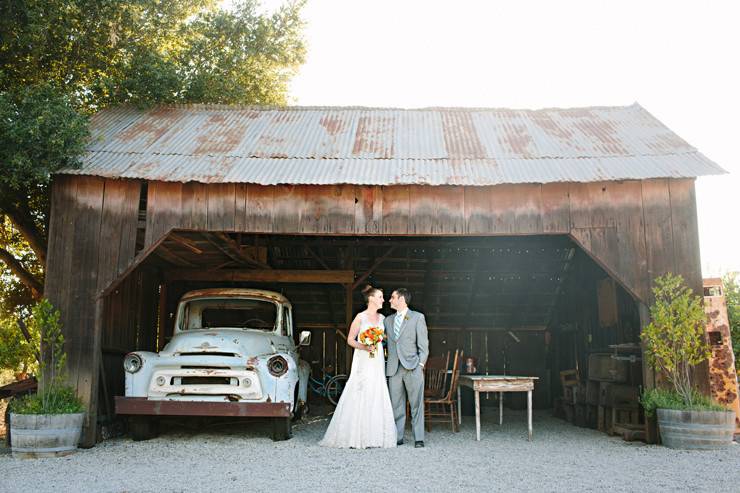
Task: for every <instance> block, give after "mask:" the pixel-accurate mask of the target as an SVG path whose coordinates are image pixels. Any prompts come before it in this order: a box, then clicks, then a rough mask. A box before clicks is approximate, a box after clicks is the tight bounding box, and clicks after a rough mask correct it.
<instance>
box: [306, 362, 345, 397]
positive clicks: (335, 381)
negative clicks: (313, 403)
mask: <svg viewBox="0 0 740 493" xmlns="http://www.w3.org/2000/svg"><path fill="white" fill-rule="evenodd" d="M332 370H333V368H332V367H331V366H328V367H326V368H324V370H323V372H322V376H321V380H318V379H316V378H313V377H312V376H309V377H308V384H309V387H310V388H311V391H312V392H313V393H314V394H316V395H319V396H321V397H326V398H327V399H329V402H331V403H332V404H333V405H335V406H336V405H337V403H339V398H340V397H341V396H342V392H343V391H344V387H345V386H346V385H347V379H348V378H349V377H348V376H347V375H344V374H339V375H332Z"/></svg>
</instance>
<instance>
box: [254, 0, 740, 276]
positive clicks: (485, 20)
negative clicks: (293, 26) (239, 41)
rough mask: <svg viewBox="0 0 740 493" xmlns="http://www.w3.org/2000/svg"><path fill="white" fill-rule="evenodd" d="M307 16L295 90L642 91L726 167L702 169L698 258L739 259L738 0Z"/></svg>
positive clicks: (454, 96) (342, 95) (428, 4)
mask: <svg viewBox="0 0 740 493" xmlns="http://www.w3.org/2000/svg"><path fill="white" fill-rule="evenodd" d="M279 3H280V2H279V1H278V0H274V1H273V0H270V1H265V2H263V5H264V6H265V8H272V7H273V6H274V5H277V4H279ZM304 18H305V20H306V21H307V27H306V40H307V42H308V50H309V51H308V59H307V62H306V64H305V65H304V66H303V67H302V68H301V71H300V74H299V75H298V76H297V77H296V78H295V80H294V81H293V83H292V87H291V98H292V101H291V102H292V103H293V104H298V105H312V106H313V105H331V106H343V105H359V106H386V107H387V106H391V107H402V108H416V107H426V106H473V107H508V108H543V107H577V106H597V105H598V106H604V105H615V106H622V105H629V104H632V103H633V102H635V101H637V102H639V103H640V104H641V105H642V106H643V107H645V108H646V109H647V110H648V111H649V112H651V113H652V114H653V115H654V116H656V117H657V118H658V119H659V120H660V121H662V122H663V123H664V124H665V125H666V126H668V127H669V128H670V129H671V130H673V131H674V132H676V133H677V134H678V135H679V136H680V137H682V138H683V139H684V140H686V141H687V142H689V144H691V145H693V146H694V147H696V148H698V149H699V151H701V152H702V153H703V154H705V155H706V156H707V157H709V158H710V159H712V160H713V161H715V162H716V163H718V164H719V165H720V166H722V167H723V168H724V169H726V170H727V171H729V172H730V174H729V175H723V176H718V177H700V178H699V179H698V180H697V202H698V215H699V232H700V240H701V257H702V267H703V274H704V276H705V277H706V276H714V275H719V274H721V273H723V272H725V271H728V270H740V253H738V252H739V251H740V224H738V223H739V222H738V220H737V214H738V212H740V207H738V204H739V202H740V201H739V200H738V196H739V195H740V179H739V178H738V175H740V165H738V159H739V156H740V153H739V152H738V149H740V142H739V140H740V139H739V138H738V137H739V135H738V131H739V128H738V119H739V118H740V63H738V60H740V52H739V51H738V50H739V49H740V2H737V1H735V2H732V1H711V2H707V1H694V2H683V1H675V0H674V1H670V2H669V1H653V0H650V1H648V0H642V1H631V0H620V1H613V2H606V1H593V0H591V1H554V0H551V1H534V0H516V1H513V0H507V1H494V0H489V1H470V0H456V1H449V0H447V1H435V0H424V1H421V0H394V1H389V0H372V1H365V0H308V4H307V6H306V9H305V15H304Z"/></svg>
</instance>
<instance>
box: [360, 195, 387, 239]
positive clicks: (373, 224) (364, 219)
mask: <svg viewBox="0 0 740 493" xmlns="http://www.w3.org/2000/svg"><path fill="white" fill-rule="evenodd" d="M382 223H383V189H382V187H379V186H370V185H357V186H356V187H355V224H354V232H355V233H357V234H366V233H367V234H378V233H380V232H381V225H382Z"/></svg>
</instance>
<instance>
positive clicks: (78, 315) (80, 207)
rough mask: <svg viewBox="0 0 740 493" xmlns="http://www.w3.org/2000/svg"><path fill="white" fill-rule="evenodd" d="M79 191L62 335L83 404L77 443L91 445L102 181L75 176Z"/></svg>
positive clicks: (97, 372)
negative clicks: (82, 418) (83, 410)
mask: <svg viewBox="0 0 740 493" xmlns="http://www.w3.org/2000/svg"><path fill="white" fill-rule="evenodd" d="M75 181H76V182H77V194H76V197H75V198H74V202H73V203H72V204H71V207H72V216H73V218H74V230H73V232H72V235H71V237H70V238H68V240H70V241H71V244H72V245H74V253H73V256H72V262H71V270H70V271H69V274H68V275H69V277H70V278H73V280H72V282H70V284H69V290H70V294H69V298H68V299H67V304H65V305H64V306H63V307H60V311H61V312H62V327H63V329H62V331H63V332H64V336H65V341H67V342H66V344H65V350H66V352H67V370H68V373H69V379H70V383H71V384H72V385H73V386H75V387H76V389H77V395H78V396H79V397H80V399H82V401H83V402H84V403H85V405H86V407H87V413H86V415H85V423H84V427H83V432H82V437H81V438H80V444H81V445H82V446H83V447H84V446H88V447H91V446H92V445H94V444H95V440H96V431H97V428H96V424H97V405H98V392H97V385H98V380H99V375H100V369H99V365H100V348H101V345H100V341H101V330H100V325H101V324H102V307H101V306H99V305H100V303H101V302H97V303H96V300H95V295H96V287H97V281H98V279H97V278H98V256H99V251H100V226H101V220H102V210H103V197H104V180H102V179H100V178H93V177H78V178H77V179H76V180H75Z"/></svg>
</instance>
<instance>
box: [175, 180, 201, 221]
mask: <svg viewBox="0 0 740 493" xmlns="http://www.w3.org/2000/svg"><path fill="white" fill-rule="evenodd" d="M207 187H208V185H205V184H203V183H197V182H194V181H191V182H188V183H184V184H183V185H182V212H181V214H182V219H181V220H180V221H179V223H180V225H181V226H182V227H183V228H187V229H196V230H201V229H206V228H207V227H208V191H207V190H208V189H207Z"/></svg>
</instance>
